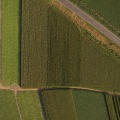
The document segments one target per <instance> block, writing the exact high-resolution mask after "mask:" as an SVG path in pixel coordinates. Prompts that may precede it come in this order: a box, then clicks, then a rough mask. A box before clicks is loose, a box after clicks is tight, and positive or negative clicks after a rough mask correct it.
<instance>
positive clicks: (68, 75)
mask: <svg viewBox="0 0 120 120" xmlns="http://www.w3.org/2000/svg"><path fill="white" fill-rule="evenodd" d="M51 16H52V17H51ZM48 25H49V28H48V82H47V83H48V85H50V86H53V85H55V86H77V85H80V59H81V57H80V51H81V40H82V39H83V38H82V36H81V34H80V31H79V29H78V27H77V26H76V25H75V24H74V23H73V22H72V21H71V20H70V19H68V18H67V17H66V16H64V15H63V14H62V13H61V12H60V11H58V10H57V9H50V10H49V17H48Z"/></svg>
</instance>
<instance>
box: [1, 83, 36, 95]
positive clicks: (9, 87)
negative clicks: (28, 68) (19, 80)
mask: <svg viewBox="0 0 120 120" xmlns="http://www.w3.org/2000/svg"><path fill="white" fill-rule="evenodd" d="M0 90H12V91H14V92H15V93H17V91H37V90H38V88H29V89H28V88H27V89H23V88H20V87H18V86H3V85H2V84H0Z"/></svg>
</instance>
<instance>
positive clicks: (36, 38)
mask: <svg viewBox="0 0 120 120" xmlns="http://www.w3.org/2000/svg"><path fill="white" fill-rule="evenodd" d="M48 9H50V5H49V3H48V1H47V0H34V1H33V0H22V41H21V51H22V54H21V86H22V87H40V86H45V85H46V81H47V28H48V27H47V18H48Z"/></svg>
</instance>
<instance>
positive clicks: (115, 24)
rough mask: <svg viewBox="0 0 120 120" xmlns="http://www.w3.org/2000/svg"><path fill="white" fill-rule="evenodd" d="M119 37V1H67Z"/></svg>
mask: <svg viewBox="0 0 120 120" xmlns="http://www.w3.org/2000/svg"><path fill="white" fill-rule="evenodd" d="M69 1H71V2H73V3H75V4H76V5H77V6H79V7H80V8H81V9H83V10H84V11H86V12H87V13H88V14H90V15H91V16H92V17H94V18H95V19H97V20H98V21H99V22H101V23H102V24H103V25H105V26H106V27H108V28H109V29H110V30H111V31H113V32H114V33H116V35H118V36H120V15H119V11H120V2H119V0H114V1H113V0H69Z"/></svg>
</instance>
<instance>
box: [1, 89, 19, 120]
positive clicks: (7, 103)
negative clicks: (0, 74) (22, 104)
mask: <svg viewBox="0 0 120 120" xmlns="http://www.w3.org/2000/svg"><path fill="white" fill-rule="evenodd" d="M0 120H20V117H19V113H18V109H17V105H16V101H15V95H14V92H13V91H9V90H0Z"/></svg>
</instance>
